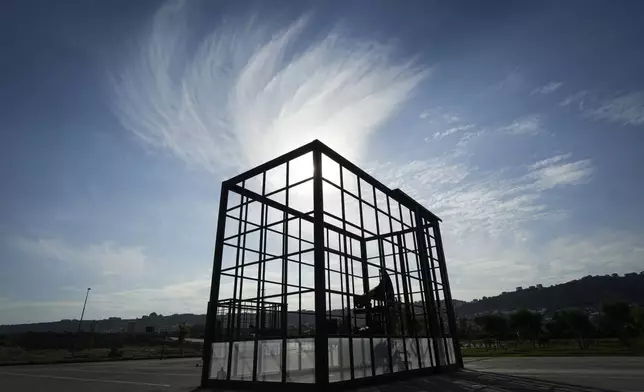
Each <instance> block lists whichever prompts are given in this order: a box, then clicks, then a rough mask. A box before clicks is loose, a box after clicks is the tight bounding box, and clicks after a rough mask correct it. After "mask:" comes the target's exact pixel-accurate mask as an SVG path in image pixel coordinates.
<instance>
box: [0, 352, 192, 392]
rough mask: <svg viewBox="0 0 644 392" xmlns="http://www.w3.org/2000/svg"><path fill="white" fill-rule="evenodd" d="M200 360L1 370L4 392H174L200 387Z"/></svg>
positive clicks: (82, 364) (17, 367)
mask: <svg viewBox="0 0 644 392" xmlns="http://www.w3.org/2000/svg"><path fill="white" fill-rule="evenodd" d="M197 363H199V364H200V363H201V360H200V359H195V358H190V359H168V360H163V361H161V360H158V359H156V360H137V361H119V362H100V363H79V364H60V365H30V366H3V367H0V391H2V392H14V391H16V392H23V391H28V392H41V391H42V392H45V391H47V392H59V391H60V392H86V391H91V392H108V391H110V392H111V391H118V392H153V391H163V392H170V391H172V392H174V391H177V392H179V391H192V390H194V389H195V387H196V386H198V385H199V379H200V375H201V367H196V364H197Z"/></svg>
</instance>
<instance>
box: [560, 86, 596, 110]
mask: <svg viewBox="0 0 644 392" xmlns="http://www.w3.org/2000/svg"><path fill="white" fill-rule="evenodd" d="M589 97H590V91H588V90H581V91H577V92H576V93H574V94H571V95H569V96H567V97H566V98H564V99H563V100H562V101H561V102H559V106H562V107H565V106H571V105H573V104H578V108H579V110H583V108H584V102H585V100H586V99H588V98H589Z"/></svg>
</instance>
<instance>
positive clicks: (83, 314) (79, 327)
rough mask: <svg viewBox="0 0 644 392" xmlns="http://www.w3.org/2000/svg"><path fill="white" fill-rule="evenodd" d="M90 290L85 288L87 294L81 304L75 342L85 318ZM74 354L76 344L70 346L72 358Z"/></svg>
mask: <svg viewBox="0 0 644 392" xmlns="http://www.w3.org/2000/svg"><path fill="white" fill-rule="evenodd" d="M90 290H91V287H88V288H87V293H85V302H83V311H82V312H81V316H80V320H79V321H78V331H76V339H74V341H75V342H77V341H78V338H79V337H80V331H81V325H82V324H83V316H85V307H86V306H87V298H88V297H89V291H90ZM75 352H76V343H74V344H73V345H72V356H73V355H74V353H75Z"/></svg>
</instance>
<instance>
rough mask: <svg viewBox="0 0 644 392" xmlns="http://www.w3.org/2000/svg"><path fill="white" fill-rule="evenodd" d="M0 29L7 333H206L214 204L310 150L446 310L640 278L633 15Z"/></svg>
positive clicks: (187, 5) (220, 17)
mask: <svg viewBox="0 0 644 392" xmlns="http://www.w3.org/2000/svg"><path fill="white" fill-rule="evenodd" d="M0 7H1V8H2V10H1V11H0V43H1V45H0V47H1V48H2V55H1V56H0V134H1V135H2V143H0V184H1V190H2V192H1V193H0V195H1V200H2V203H0V271H1V272H0V324H7V323H27V322H41V321H52V320H60V319H68V318H78V317H79V316H80V310H81V308H82V304H83V300H84V297H85V291H86V289H87V288H88V287H91V288H92V291H91V293H90V297H89V302H88V305H87V310H86V313H85V318H86V319H100V318H106V317H110V316H116V317H123V318H126V317H140V316H141V315H142V314H149V313H151V312H157V313H162V314H173V313H184V312H192V313H204V312H205V310H206V303H207V298H208V295H209V289H210V274H211V268H212V253H213V246H214V237H215V230H216V223H217V222H216V214H217V208H218V198H219V187H220V183H221V181H223V180H225V179H227V178H229V177H232V176H233V175H235V174H238V173H240V172H242V171H245V170H247V169H249V168H251V167H253V166H255V165H257V164H260V163H262V162H264V161H267V160H269V159H271V158H273V157H275V156H277V155H279V154H281V153H284V152H287V151H289V150H291V149H293V148H295V147H298V146H299V145H302V144H305V143H307V142H309V141H311V140H313V139H319V140H321V141H322V142H324V143H326V144H327V145H329V146H330V147H331V148H333V149H335V150H336V151H338V152H339V153H340V154H342V155H344V156H346V157H347V158H349V159H350V160H351V161H353V162H355V163H356V164H358V165H359V166H361V167H363V168H365V169H366V170H367V171H368V172H369V173H371V174H372V175H373V176H374V177H376V178H377V179H379V180H381V181H382V182H383V183H385V184H387V185H389V186H390V187H400V188H401V189H402V190H404V191H405V192H407V193H408V194H409V195H411V196H413V197H414V198H416V199H417V200H419V201H420V202H421V203H422V204H423V205H425V206H426V207H427V208H429V209H430V210H431V211H432V212H434V213H435V214H437V215H438V216H439V217H441V218H442V220H443V223H442V226H441V229H442V232H443V238H444V247H445V254H446V259H447V266H448V272H449V274H450V281H451V286H452V296H453V298H456V299H461V300H472V299H474V298H481V297H482V296H491V295H496V294H498V293H500V292H501V291H512V290H514V289H515V287H516V286H529V285H536V284H543V285H544V286H548V285H552V284H557V283H562V282H565V281H568V280H572V279H576V278H580V277H583V276H585V275H589V274H590V275H598V274H607V273H620V274H623V273H626V272H639V271H641V270H643V269H644V267H643V266H644V223H643V222H644V207H643V206H644V204H643V203H642V201H641V200H642V199H641V195H642V194H643V192H644V182H643V181H642V179H644V155H642V154H641V150H642V145H643V142H644V73H642V70H643V69H644V51H643V50H642V47H641V42H642V38H644V23H642V16H641V15H644V4H642V3H641V2H639V1H628V0H625V1H620V2H611V1H567V2H559V1H541V2H515V1H499V0H493V1H486V2H474V1H450V2H434V1H420V0H418V1H414V0H410V1H406V2H398V3H394V2H389V1H326V2H313V1H286V0H280V1H271V2H262V1H255V2H253V1H245V2H233V1H191V2H181V1H168V2H160V1H150V0H146V1H137V2H131V1H124V0H116V1H84V2H49V1H34V0H28V1H8V2H7V1H5V2H3V3H2V6H0Z"/></svg>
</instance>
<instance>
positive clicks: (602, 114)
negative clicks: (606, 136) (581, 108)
mask: <svg viewBox="0 0 644 392" xmlns="http://www.w3.org/2000/svg"><path fill="white" fill-rule="evenodd" d="M585 114H586V115H587V116H589V117H591V118H594V119H598V120H604V121H607V122H611V123H617V124H623V125H633V126H639V125H644V91H635V92H630V93H625V94H620V95H617V96H613V97H611V98H607V99H605V100H603V101H602V102H601V103H600V104H599V106H597V107H593V108H589V109H588V110H586V112H585Z"/></svg>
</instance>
